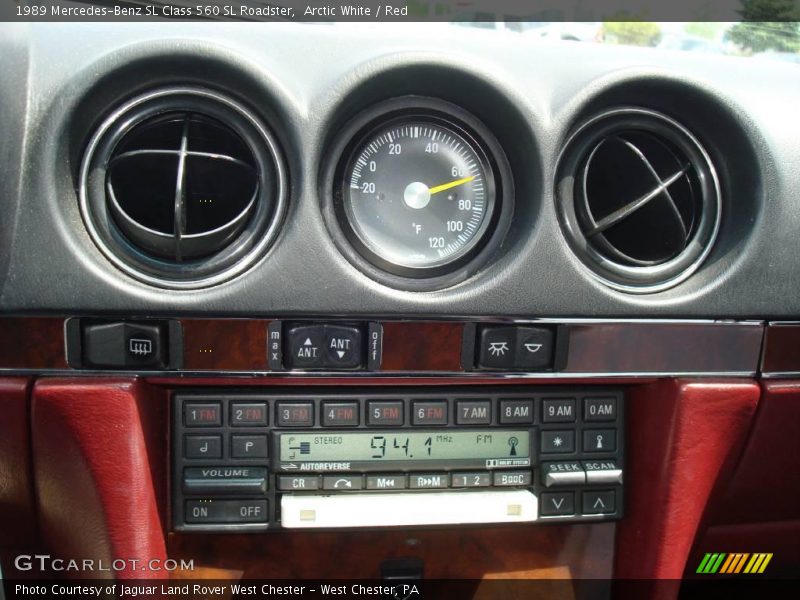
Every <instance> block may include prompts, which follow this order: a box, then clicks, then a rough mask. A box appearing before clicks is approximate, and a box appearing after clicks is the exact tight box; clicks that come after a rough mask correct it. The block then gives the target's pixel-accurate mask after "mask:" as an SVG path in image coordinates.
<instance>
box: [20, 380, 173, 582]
mask: <svg viewBox="0 0 800 600" xmlns="http://www.w3.org/2000/svg"><path fill="white" fill-rule="evenodd" d="M31 418H32V424H33V458H34V460H33V462H34V472H35V475H36V489H37V495H38V498H37V500H38V508H39V514H40V519H41V531H42V537H43V539H44V540H45V541H46V543H47V544H48V546H49V547H51V548H53V549H54V550H57V551H58V553H59V555H61V556H64V557H68V558H93V559H95V560H98V559H103V560H105V561H110V560H112V559H120V558H122V559H138V560H140V561H143V562H144V561H149V560H151V559H161V560H163V559H164V558H166V548H165V542H164V534H163V527H162V523H163V515H161V514H159V506H166V502H165V490H164V487H163V484H161V482H166V480H167V476H166V473H165V472H164V467H163V466H162V465H165V463H166V456H167V438H166V430H167V425H166V424H167V422H168V418H167V397H166V394H165V393H163V392H160V391H154V390H153V389H151V388H149V387H148V386H146V385H145V384H143V383H141V382H138V381H136V380H133V379H93V380H85V379H52V380H41V381H39V382H37V383H36V385H35V387H34V390H33V401H32V417H31ZM154 481H155V482H159V484H161V485H160V486H159V487H155V486H154V483H153V482H154ZM106 564H110V563H106ZM139 569H141V567H139ZM158 575H159V573H158V572H152V571H147V570H134V569H133V568H132V566H131V565H130V563H129V564H128V566H127V567H126V568H125V569H124V570H122V571H120V572H117V573H116V576H117V577H118V578H120V579H130V578H134V577H135V578H140V579H141V578H150V577H157V576H158ZM161 576H163V573H161Z"/></svg>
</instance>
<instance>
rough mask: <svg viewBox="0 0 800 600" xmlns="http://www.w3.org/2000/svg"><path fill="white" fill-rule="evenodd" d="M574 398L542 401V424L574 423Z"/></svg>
mask: <svg viewBox="0 0 800 600" xmlns="http://www.w3.org/2000/svg"><path fill="white" fill-rule="evenodd" d="M574 422H575V398H546V399H544V400H542V423H574Z"/></svg>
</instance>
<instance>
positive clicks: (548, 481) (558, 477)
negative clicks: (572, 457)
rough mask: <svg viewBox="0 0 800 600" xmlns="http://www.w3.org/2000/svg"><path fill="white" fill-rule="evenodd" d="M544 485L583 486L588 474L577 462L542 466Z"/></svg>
mask: <svg viewBox="0 0 800 600" xmlns="http://www.w3.org/2000/svg"><path fill="white" fill-rule="evenodd" d="M542 483H544V485H545V487H551V486H554V485H583V484H584V483H586V473H584V471H583V468H582V467H581V464H580V463H579V462H576V461H570V462H553V463H544V464H543V465H542Z"/></svg>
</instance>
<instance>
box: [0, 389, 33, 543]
mask: <svg viewBox="0 0 800 600" xmlns="http://www.w3.org/2000/svg"><path fill="white" fill-rule="evenodd" d="M28 385H29V381H28V380H27V379H23V378H13V379H12V378H9V379H0V507H2V510H0V531H2V532H3V533H2V535H0V551H2V550H5V549H10V548H12V547H18V548H21V547H22V546H23V544H27V545H28V549H29V550H33V549H34V548H33V547H32V540H34V539H35V537H36V514H35V511H34V500H33V481H32V477H31V449H30V424H29V423H28Z"/></svg>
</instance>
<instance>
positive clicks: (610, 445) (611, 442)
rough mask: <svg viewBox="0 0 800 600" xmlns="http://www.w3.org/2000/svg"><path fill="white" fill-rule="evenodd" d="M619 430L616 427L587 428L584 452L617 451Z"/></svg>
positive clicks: (584, 438)
mask: <svg viewBox="0 0 800 600" xmlns="http://www.w3.org/2000/svg"><path fill="white" fill-rule="evenodd" d="M616 450H617V432H616V430H614V429H585V430H584V431H583V451H584V452H615V451H616Z"/></svg>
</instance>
